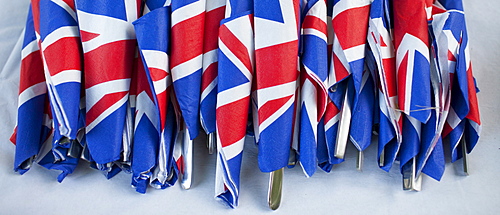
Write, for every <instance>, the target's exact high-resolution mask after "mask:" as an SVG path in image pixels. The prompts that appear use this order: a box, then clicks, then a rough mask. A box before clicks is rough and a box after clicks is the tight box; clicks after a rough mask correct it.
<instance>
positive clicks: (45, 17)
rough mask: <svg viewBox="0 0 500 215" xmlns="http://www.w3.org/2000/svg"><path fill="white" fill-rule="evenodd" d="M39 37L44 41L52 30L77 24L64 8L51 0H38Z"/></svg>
mask: <svg viewBox="0 0 500 215" xmlns="http://www.w3.org/2000/svg"><path fill="white" fill-rule="evenodd" d="M39 4H40V37H41V40H42V41H44V40H45V37H46V36H47V35H49V34H50V33H52V32H54V30H56V29H58V28H61V27H66V26H77V25H78V23H77V22H76V20H75V18H73V17H72V16H71V15H70V14H69V13H68V12H67V11H66V10H64V8H62V7H61V6H59V5H57V4H56V3H54V2H53V1H51V0H40V3H39Z"/></svg>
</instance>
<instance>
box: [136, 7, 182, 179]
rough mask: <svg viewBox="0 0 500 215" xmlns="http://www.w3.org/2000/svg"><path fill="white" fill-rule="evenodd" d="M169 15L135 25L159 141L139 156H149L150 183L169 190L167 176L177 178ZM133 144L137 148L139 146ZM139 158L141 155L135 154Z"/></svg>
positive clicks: (163, 10)
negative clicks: (174, 171)
mask: <svg viewBox="0 0 500 215" xmlns="http://www.w3.org/2000/svg"><path fill="white" fill-rule="evenodd" d="M151 8H152V7H150V8H149V9H151ZM169 15H170V7H169V6H167V7H159V8H155V9H153V10H152V11H151V12H149V13H147V14H146V15H144V16H143V17H141V18H140V19H138V20H137V21H135V22H134V27H135V30H136V35H137V41H138V44H139V49H140V53H141V57H142V61H143V62H144V69H145V70H146V71H145V73H144V76H143V78H146V79H144V80H145V81H146V82H145V83H147V84H148V86H149V90H151V92H152V93H153V94H154V97H153V104H154V106H155V107H154V108H153V112H154V115H153V116H154V117H155V118H156V119H155V120H154V121H156V125H154V126H155V127H156V138H157V139H156V142H154V145H155V146H154V147H150V148H149V149H150V150H151V151H150V152H149V153H140V154H139V155H140V156H142V157H146V156H147V155H149V158H147V159H148V161H149V162H148V168H147V169H145V170H146V171H145V173H147V174H150V175H149V176H148V179H149V178H151V180H150V184H152V185H153V186H155V187H157V188H165V187H169V186H170V185H173V183H175V181H169V180H168V176H169V175H170V174H174V173H173V172H172V171H173V170H172V164H173V162H172V159H173V157H172V156H171V154H172V149H173V142H172V134H174V133H175V132H176V130H175V129H173V128H172V126H170V124H172V122H174V123H175V118H174V119H172V118H169V117H168V114H169V111H170V112H172V110H168V105H169V99H170V98H169V96H170V92H171V87H170V86H171V83H172V78H171V76H170V72H169V71H170V70H169V67H168V58H169V57H168V50H169V34H170V16H169ZM139 75H140V73H139ZM144 92H147V91H144ZM138 99H139V97H138ZM139 102H140V101H139V100H138V102H137V105H139ZM137 108H139V107H137ZM137 111H139V110H137ZM167 120H170V121H167ZM136 123H137V122H136ZM139 127H140V126H139ZM152 130H153V129H150V130H149V131H152ZM134 142H135V144H134V148H135V147H136V145H137V144H138V143H137V142H136V141H134ZM136 156H138V155H137V154H136ZM134 159H135V156H134ZM153 170H154V171H153ZM151 174H152V175H151ZM144 186H146V185H144Z"/></svg>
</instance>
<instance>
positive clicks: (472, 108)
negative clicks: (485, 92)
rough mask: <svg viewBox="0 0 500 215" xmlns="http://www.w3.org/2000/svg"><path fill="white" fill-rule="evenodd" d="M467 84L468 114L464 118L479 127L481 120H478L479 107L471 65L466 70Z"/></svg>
mask: <svg viewBox="0 0 500 215" xmlns="http://www.w3.org/2000/svg"><path fill="white" fill-rule="evenodd" d="M467 83H468V93H469V113H468V114H467V116H466V118H467V119H470V120H472V121H474V122H476V123H477V124H478V125H481V119H480V118H479V107H478V103H477V94H476V83H475V81H474V77H473V76H472V64H471V63H470V64H469V69H468V70H467Z"/></svg>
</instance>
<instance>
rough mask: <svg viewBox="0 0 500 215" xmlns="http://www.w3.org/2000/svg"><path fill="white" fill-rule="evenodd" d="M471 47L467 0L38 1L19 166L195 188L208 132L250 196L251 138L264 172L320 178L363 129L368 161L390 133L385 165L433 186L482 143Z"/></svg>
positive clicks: (228, 185) (24, 66)
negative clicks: (247, 147) (245, 163)
mask: <svg viewBox="0 0 500 215" xmlns="http://www.w3.org/2000/svg"><path fill="white" fill-rule="evenodd" d="M469 50H470V48H469V40H468V35H467V29H466V24H465V16H464V10H463V5H462V0H397V1H392V0H356V1H352V0H326V1H325V0H143V1H141V0H114V1H109V0H92V1H90V0H31V6H30V8H29V13H28V19H27V22H26V27H25V34H24V42H23V49H22V53H21V55H22V63H21V71H20V85H19V86H20V88H19V104H18V121H17V126H16V129H15V131H14V134H13V135H12V137H11V141H12V142H13V143H14V144H16V155H15V161H14V170H15V171H17V172H19V173H20V174H24V173H25V172H26V171H28V170H29V169H30V168H31V166H32V164H33V163H38V164H40V165H42V166H44V167H45V168H47V169H55V170H59V171H61V174H60V175H59V177H58V181H59V182H61V181H62V180H63V179H64V178H65V177H66V176H67V175H68V174H71V173H72V172H73V171H74V169H75V168H76V166H77V164H78V162H81V161H82V160H84V161H87V162H89V163H90V166H91V167H93V168H95V169H98V170H99V171H101V172H102V173H103V174H104V175H105V176H106V177H107V178H111V177H113V176H114V175H116V174H117V173H119V172H120V171H125V172H128V173H131V174H132V180H131V184H132V186H133V187H135V189H136V190H137V192H140V193H145V192H146V190H147V188H148V187H149V186H150V187H154V188H157V189H165V188H167V187H170V186H173V185H174V184H175V183H176V181H177V180H179V183H180V184H181V186H182V187H183V188H185V189H188V188H190V187H191V181H192V176H193V159H196V158H193V139H194V138H196V137H197V136H199V135H200V134H199V133H200V131H204V133H205V134H207V135H209V136H210V138H208V139H209V142H210V144H209V147H213V148H212V149H216V151H217V166H216V167H215V168H216V184H215V187H216V189H215V192H216V193H215V196H216V197H218V198H220V199H222V200H224V201H226V202H227V203H228V205H229V206H231V207H236V206H237V205H238V196H239V192H240V189H239V186H240V168H241V166H242V154H243V153H242V152H243V148H244V147H243V146H244V142H245V139H246V138H253V140H254V142H255V143H256V144H258V147H259V154H258V163H259V168H260V170H261V171H262V172H275V171H278V170H280V169H282V168H284V167H286V166H289V167H290V166H294V165H295V164H296V163H299V164H300V166H301V167H302V169H303V171H304V174H305V175H306V177H311V176H313V175H314V173H315V172H316V170H317V168H318V167H320V168H321V169H322V170H324V171H326V172H330V171H331V170H332V167H333V166H334V165H336V164H339V163H342V162H343V161H344V157H345V150H346V146H347V144H349V142H351V143H352V144H353V145H354V146H355V147H356V149H357V150H358V151H359V154H358V161H359V162H358V169H361V166H362V157H363V154H362V152H363V151H364V150H365V149H366V148H367V147H368V146H369V145H370V144H371V142H372V136H373V135H374V134H376V135H377V138H378V158H379V159H378V161H379V162H378V165H379V167H380V168H381V169H383V170H385V171H389V170H390V169H391V167H392V166H393V165H394V163H395V162H396V161H399V169H400V171H401V173H402V175H403V181H404V188H405V189H409V190H419V189H420V188H419V180H420V178H421V175H422V173H424V174H426V175H428V176H430V177H432V178H434V179H436V180H440V179H441V177H442V175H443V173H444V168H445V158H444V152H445V151H449V152H450V153H449V154H450V155H451V161H452V162H455V161H456V160H458V159H460V158H462V157H464V156H466V154H467V153H470V152H471V151H472V150H473V148H474V146H475V145H476V143H477V142H478V138H479V133H480V130H481V122H480V118H479V110H478V103H477V97H476V93H477V92H478V89H477V88H476V84H475V80H474V77H473V75H472V65H471V60H470V54H469ZM444 138H446V139H447V140H449V142H450V144H449V148H445V147H444V146H447V144H445V145H443V139H444Z"/></svg>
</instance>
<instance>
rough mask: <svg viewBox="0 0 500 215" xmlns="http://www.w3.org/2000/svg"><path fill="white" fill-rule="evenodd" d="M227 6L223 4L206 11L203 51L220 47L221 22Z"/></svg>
mask: <svg viewBox="0 0 500 215" xmlns="http://www.w3.org/2000/svg"><path fill="white" fill-rule="evenodd" d="M225 8H226V7H225V6H223V7H219V8H216V9H213V10H211V11H207V12H206V13H205V31H204V36H205V38H204V41H203V42H204V43H203V53H206V52H208V51H211V50H214V49H217V47H218V46H217V42H218V39H217V38H218V36H219V23H220V21H221V20H222V19H224V13H225Z"/></svg>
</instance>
